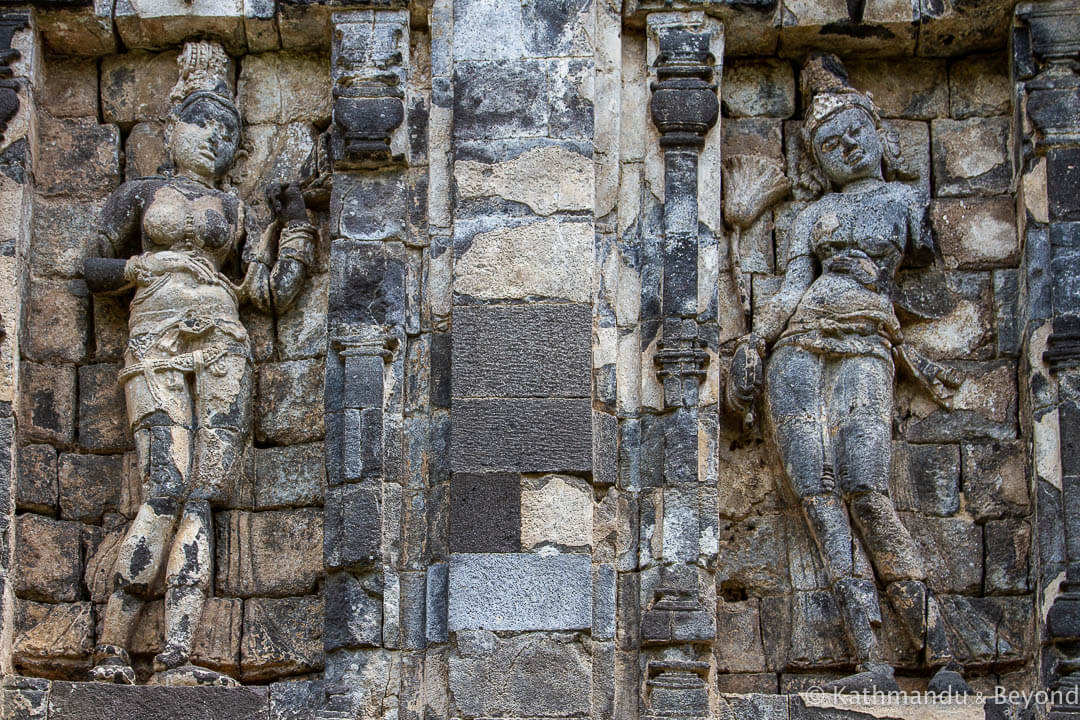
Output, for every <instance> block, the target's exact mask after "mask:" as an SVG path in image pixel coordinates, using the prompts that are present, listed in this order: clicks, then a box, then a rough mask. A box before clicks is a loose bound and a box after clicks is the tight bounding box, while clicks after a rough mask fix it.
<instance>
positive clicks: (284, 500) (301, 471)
mask: <svg viewBox="0 0 1080 720" xmlns="http://www.w3.org/2000/svg"><path fill="white" fill-rule="evenodd" d="M324 452H325V448H324V447H323V444H322V443H308V444H305V445H288V446H285V447H274V448H256V449H255V508H256V509H257V510H272V509H276V508H282V507H297V506H303V505H320V504H321V503H322V500H323V493H324V492H325V488H326V465H325V463H324V458H323V455H324Z"/></svg>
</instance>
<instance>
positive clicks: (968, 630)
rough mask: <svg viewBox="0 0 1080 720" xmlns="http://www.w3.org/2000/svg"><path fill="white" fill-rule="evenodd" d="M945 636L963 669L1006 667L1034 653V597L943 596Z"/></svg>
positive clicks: (942, 608) (939, 599)
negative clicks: (991, 664) (1005, 665)
mask: <svg viewBox="0 0 1080 720" xmlns="http://www.w3.org/2000/svg"><path fill="white" fill-rule="evenodd" d="M938 602H939V603H940V605H941V611H942V614H943V615H944V617H945V623H944V625H945V632H946V634H947V635H948V638H949V642H950V644H951V647H952V649H953V653H954V654H955V656H956V660H957V662H959V663H960V664H962V665H973V664H989V663H1006V662H1009V661H1010V660H1011V661H1016V660H1018V659H1020V658H1023V657H1025V656H1027V653H1030V652H1031V645H1032V638H1033V637H1034V634H1033V632H1034V631H1033V628H1032V622H1033V620H1034V618H1033V612H1032V600H1031V598H1030V597H985V598H980V597H964V596H961V595H939V596H938Z"/></svg>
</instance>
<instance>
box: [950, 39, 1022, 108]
mask: <svg viewBox="0 0 1080 720" xmlns="http://www.w3.org/2000/svg"><path fill="white" fill-rule="evenodd" d="M1006 65H1007V63H1006V60H1005V58H1004V57H1003V56H1002V55H1001V54H1000V53H992V54H988V55H972V56H969V57H965V58H960V59H959V60H956V61H955V62H953V63H952V64H951V65H950V66H949V114H950V115H952V117H953V118H954V119H956V120H966V119H967V118H970V117H995V116H998V115H1008V114H1009V106H1010V104H1011V101H1012V83H1010V82H1009V69H1008V67H1007V66H1006Z"/></svg>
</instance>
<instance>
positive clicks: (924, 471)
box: [890, 442, 960, 516]
mask: <svg viewBox="0 0 1080 720" xmlns="http://www.w3.org/2000/svg"><path fill="white" fill-rule="evenodd" d="M890 489H891V492H892V497H893V499H894V500H895V502H896V507H897V508H898V509H900V510H915V511H918V512H922V513H925V514H927V515H939V516H947V515H952V514H954V513H955V512H956V511H957V510H958V509H959V508H960V448H959V447H958V446H956V445H909V444H908V443H905V442H894V443H893V464H892V476H891V482H890Z"/></svg>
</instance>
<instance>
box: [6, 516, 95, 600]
mask: <svg viewBox="0 0 1080 720" xmlns="http://www.w3.org/2000/svg"><path fill="white" fill-rule="evenodd" d="M14 580H15V594H16V595H18V596H19V597H20V598H26V599H28V600H38V601H41V602H74V601H76V600H78V599H79V583H80V581H81V580H82V526H81V525H80V524H79V523H76V522H62V521H57V520H51V519H49V518H47V517H42V516H41V515H34V514H32V513H28V514H25V515H19V516H18V517H17V518H16V519H15V576H14Z"/></svg>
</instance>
